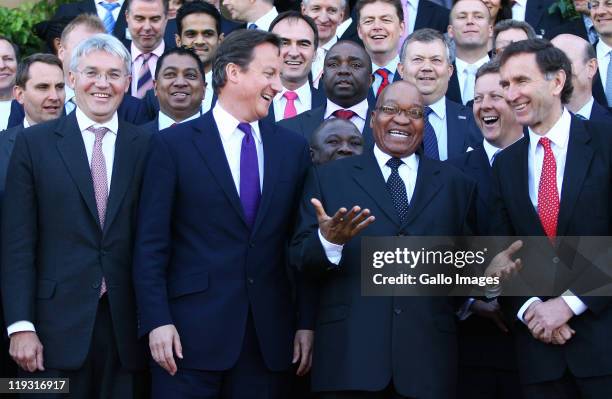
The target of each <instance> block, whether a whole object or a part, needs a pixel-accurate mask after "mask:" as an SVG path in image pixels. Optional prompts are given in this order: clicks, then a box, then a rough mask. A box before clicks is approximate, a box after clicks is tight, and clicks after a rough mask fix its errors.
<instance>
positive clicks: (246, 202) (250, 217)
mask: <svg viewBox="0 0 612 399" xmlns="http://www.w3.org/2000/svg"><path fill="white" fill-rule="evenodd" d="M238 129H240V130H241V131H242V132H244V137H243V138H242V147H241V149H240V202H242V209H243V210H244V216H245V218H246V222H247V224H248V226H249V227H253V224H254V223H255V217H256V216H257V209H258V208H259V200H260V199H261V190H260V188H259V162H258V161H257V148H256V147H255V138H254V137H253V132H252V131H251V125H250V124H248V123H245V122H243V123H239V124H238Z"/></svg>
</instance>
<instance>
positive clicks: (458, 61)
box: [455, 54, 489, 76]
mask: <svg viewBox="0 0 612 399" xmlns="http://www.w3.org/2000/svg"><path fill="white" fill-rule="evenodd" d="M487 62H489V55H488V54H486V55H485V56H484V57H482V58H481V59H479V60H478V61H476V62H475V63H473V64H468V63H467V62H465V61H463V60H462V59H461V58H459V57H455V66H456V67H457V76H460V75H462V74H463V71H464V70H465V69H466V68H467V67H468V65H474V66H475V67H476V69H478V68H480V67H481V66H482V65H484V64H486V63H487Z"/></svg>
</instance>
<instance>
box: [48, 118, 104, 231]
mask: <svg viewBox="0 0 612 399" xmlns="http://www.w3.org/2000/svg"><path fill="white" fill-rule="evenodd" d="M55 134H57V135H58V136H59V138H58V140H57V149H58V151H59V153H60V156H61V157H62V159H63V160H64V163H65V164H66V168H67V169H68V172H69V173H70V176H72V179H73V180H74V182H75V184H76V185H77V187H78V189H79V191H80V193H81V195H82V196H83V199H84V200H85V204H86V205H87V208H88V209H89V212H90V213H91V216H92V217H93V218H94V219H95V221H96V223H98V225H99V224H100V219H99V218H98V208H97V207H96V199H95V195H94V189H93V180H92V178H91V169H90V167H89V162H87V152H86V151H85V144H84V143H83V137H82V135H81V131H80V130H79V125H78V123H77V120H76V113H75V112H73V113H71V114H70V115H68V116H66V117H63V118H62V119H61V120H60V121H59V123H58V124H57V129H56V131H55Z"/></svg>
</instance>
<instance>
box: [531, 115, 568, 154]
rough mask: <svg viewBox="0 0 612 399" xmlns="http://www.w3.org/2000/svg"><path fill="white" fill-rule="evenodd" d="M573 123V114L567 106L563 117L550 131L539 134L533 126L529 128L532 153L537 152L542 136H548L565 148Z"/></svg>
mask: <svg viewBox="0 0 612 399" xmlns="http://www.w3.org/2000/svg"><path fill="white" fill-rule="evenodd" d="M571 124H572V116H571V115H570V113H569V111H568V110H567V108H563V113H562V114H561V117H560V118H559V120H558V121H557V122H555V124H554V125H553V127H551V128H550V130H549V131H548V132H546V134H544V135H539V134H537V133H535V132H534V131H533V130H531V128H528V130H529V149H530V151H531V153H532V154H535V151H536V148H537V146H538V143H539V142H540V138H542V137H547V138H548V139H550V141H552V142H553V144H555V145H556V146H557V147H560V148H565V147H566V146H567V143H568V142H569V134H570V125H571Z"/></svg>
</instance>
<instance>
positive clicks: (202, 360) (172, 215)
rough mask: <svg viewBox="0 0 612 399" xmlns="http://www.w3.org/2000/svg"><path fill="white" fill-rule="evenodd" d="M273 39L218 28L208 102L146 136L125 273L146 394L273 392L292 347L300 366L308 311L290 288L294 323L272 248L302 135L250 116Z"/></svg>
mask: <svg viewBox="0 0 612 399" xmlns="http://www.w3.org/2000/svg"><path fill="white" fill-rule="evenodd" d="M279 48H280V40H279V39H278V37H277V36H276V35H274V34H271V33H268V32H263V31H260V30H252V31H247V30H241V31H236V32H234V33H232V34H231V35H230V36H228V38H227V39H226V40H224V42H223V43H222V44H221V46H219V49H218V52H217V58H216V61H215V64H214V66H213V69H214V73H213V76H214V79H215V80H214V81H213V85H214V87H215V91H216V92H217V94H218V96H219V100H218V101H217V104H216V105H215V107H214V108H213V110H212V111H210V112H208V113H206V114H205V115H203V116H202V117H201V118H198V119H195V120H193V121H189V122H187V123H184V124H181V125H178V126H176V127H174V128H170V129H168V130H167V131H166V132H164V133H163V134H159V135H156V136H154V138H153V140H154V144H153V148H152V153H151V155H150V161H149V163H148V166H147V171H146V173H145V179H144V183H143V188H142V196H141V198H142V200H141V202H140V210H139V226H138V239H137V243H136V247H135V248H136V249H135V251H136V252H135V260H134V277H135V287H136V293H137V298H138V305H139V315H140V329H139V334H140V335H141V336H142V335H148V337H149V346H150V348H151V354H152V357H153V360H154V361H155V364H154V366H153V370H152V373H153V397H154V398H164V399H167V398H187V397H189V398H191V397H193V396H194V395H196V396H199V397H206V398H217V397H236V398H246V397H248V398H279V399H281V398H286V397H287V388H288V386H287V382H288V381H287V378H288V377H289V375H288V370H289V367H290V365H291V363H292V360H293V362H294V363H297V362H298V361H299V362H300V366H299V368H298V371H297V372H298V374H303V373H305V372H306V371H307V370H308V369H309V367H310V366H309V365H310V347H311V345H312V338H313V333H312V331H309V330H311V329H312V327H313V323H314V321H313V320H312V318H313V314H312V313H313V312H314V310H313V309H312V305H311V307H310V309H309V308H308V307H307V306H304V305H303V304H306V302H305V301H302V300H301V298H303V297H301V296H298V303H300V304H301V306H300V307H299V311H298V321H297V332H296V324H295V320H294V319H295V315H296V313H295V308H294V306H293V304H292V300H291V296H290V292H291V288H290V286H289V280H288V275H287V269H286V266H287V259H286V257H285V254H286V252H287V247H286V245H287V240H288V237H289V234H290V232H291V229H292V227H293V221H294V217H295V213H296V211H297V203H298V202H297V201H298V198H299V195H300V191H301V187H302V182H303V179H304V176H305V174H306V170H307V168H308V166H309V165H310V159H309V158H310V156H309V154H308V145H307V143H306V141H305V140H304V139H303V138H301V137H299V136H297V135H295V134H294V133H292V132H290V131H288V130H286V129H283V128H280V127H278V126H277V125H274V124H269V123H266V122H264V121H261V119H263V118H264V117H265V116H266V114H267V113H268V108H269V106H270V103H271V101H272V98H273V97H274V95H276V93H277V92H278V91H279V90H280V78H279V73H280V57H279ZM203 209H206V211H205V212H201V211H200V210H203ZM220 215H222V217H220ZM213 237H214V239H213ZM230 393H231V394H230Z"/></svg>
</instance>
